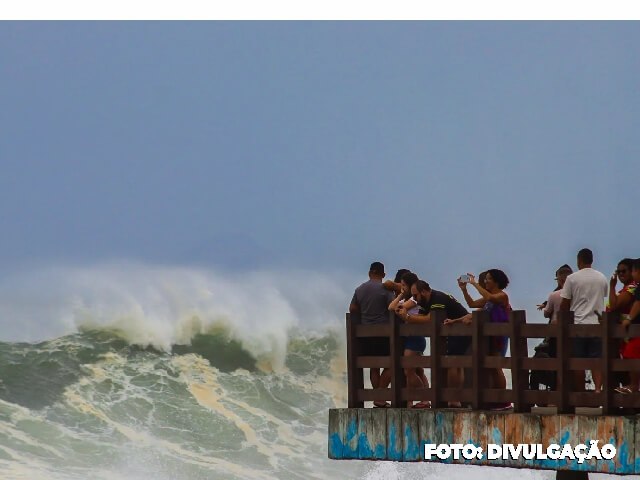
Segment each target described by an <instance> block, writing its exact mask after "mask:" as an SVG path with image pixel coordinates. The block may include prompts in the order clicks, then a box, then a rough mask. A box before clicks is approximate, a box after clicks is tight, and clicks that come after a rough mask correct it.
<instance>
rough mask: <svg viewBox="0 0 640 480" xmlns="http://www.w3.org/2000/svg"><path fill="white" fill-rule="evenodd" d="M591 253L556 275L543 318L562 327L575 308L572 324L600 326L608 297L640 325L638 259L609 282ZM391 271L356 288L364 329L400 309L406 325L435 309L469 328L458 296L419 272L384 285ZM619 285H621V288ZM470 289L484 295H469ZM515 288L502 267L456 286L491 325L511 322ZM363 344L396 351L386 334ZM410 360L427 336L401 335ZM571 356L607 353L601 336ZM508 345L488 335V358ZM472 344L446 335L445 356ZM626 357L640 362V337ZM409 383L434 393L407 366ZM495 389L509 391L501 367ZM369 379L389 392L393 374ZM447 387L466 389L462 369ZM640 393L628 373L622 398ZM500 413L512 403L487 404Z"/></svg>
mask: <svg viewBox="0 0 640 480" xmlns="http://www.w3.org/2000/svg"><path fill="white" fill-rule="evenodd" d="M592 264H593V253H592V252H591V250H589V249H587V248H584V249H582V250H580V251H579V252H578V255H577V267H578V270H577V271H576V272H573V270H572V269H571V267H570V266H569V265H566V264H565V265H563V266H562V267H560V268H559V269H558V270H557V271H556V280H557V288H556V289H555V290H554V291H553V292H552V293H551V294H550V295H549V298H548V300H547V301H546V302H544V303H543V304H541V305H538V308H539V309H540V310H542V311H543V313H544V316H545V317H547V318H549V319H550V322H557V320H558V312H560V311H563V310H564V311H569V310H571V311H573V312H574V322H575V323H577V324H589V323H598V322H599V319H600V318H601V315H602V311H603V310H604V309H605V304H604V299H605V297H607V296H608V297H609V301H608V304H607V306H606V311H608V312H619V313H620V314H621V319H622V323H623V324H624V325H626V326H628V325H629V324H631V323H640V289H636V285H637V283H638V282H640V259H636V260H631V259H623V260H621V261H620V262H619V264H618V267H617V269H616V271H615V272H614V275H613V276H612V277H611V279H610V280H609V281H607V278H606V277H605V276H604V275H603V274H602V273H601V272H599V271H597V270H595V269H594V268H592ZM385 276H386V274H385V268H384V265H383V264H382V263H381V262H373V263H372V264H371V266H370V268H369V280H368V281H367V282H365V283H363V284H362V285H360V286H359V287H358V288H356V290H355V293H354V295H353V298H352V300H351V304H350V305H349V312H350V313H352V314H359V316H360V321H361V322H362V323H363V324H377V323H385V322H388V321H389V312H390V311H391V312H394V313H395V314H396V315H397V316H398V317H399V318H401V319H402V320H403V321H405V322H407V323H425V322H430V321H431V312H433V311H436V310H439V311H444V312H445V318H446V319H445V320H444V324H445V325H449V324H454V323H457V322H463V323H465V324H470V323H471V322H472V315H471V313H470V312H469V310H467V308H465V307H464V306H463V305H462V303H461V302H460V301H458V300H457V299H456V298H455V297H454V296H452V295H450V294H447V293H444V292H441V291H439V290H434V289H432V288H431V286H430V285H429V284H428V283H427V282H426V281H425V280H421V279H420V278H419V277H418V275H417V274H415V273H414V272H411V271H409V270H407V269H401V270H398V272H397V274H396V277H395V279H394V280H388V281H384V278H385ZM618 281H620V282H621V283H622V287H621V288H620V289H619V290H616V288H617V283H618ZM469 285H470V286H472V287H473V288H474V289H475V290H476V292H477V294H478V295H479V296H478V298H474V297H473V296H472V294H471V293H470V292H469ZM508 285H509V278H508V277H507V275H506V274H505V273H504V272H503V271H502V270H500V269H497V268H493V269H489V270H486V271H484V272H482V273H481V274H480V275H478V278H477V279H476V277H475V275H473V274H471V273H469V274H467V275H462V276H461V277H459V278H458V286H459V288H460V290H461V293H462V295H463V297H464V301H465V303H466V304H467V306H468V307H469V308H470V309H482V310H485V311H487V312H488V313H489V318H490V321H491V322H496V323H506V322H508V320H509V311H510V310H511V305H510V302H509V296H508V294H507V292H506V291H505V289H506V288H507V286H508ZM361 340H362V345H361V348H362V350H361V352H360V354H361V355H365V356H388V355H389V353H390V345H389V340H388V338H386V337H380V338H378V337H371V338H364V339H361ZM403 342H404V345H403V346H404V355H405V356H412V355H422V354H423V353H424V350H425V348H426V339H425V337H416V336H409V337H404V338H403ZM573 342H574V343H573V356H574V357H578V358H597V357H599V356H600V355H601V352H602V339H601V338H575V339H573ZM508 344H509V339H508V337H489V340H488V344H487V345H486V348H487V353H488V355H499V356H503V357H504V356H505V355H506V352H507V348H508ZM470 346H471V337H469V336H448V337H446V346H445V354H446V355H466V354H468V353H469V350H470ZM548 347H549V351H550V356H553V354H554V351H555V344H554V342H553V339H551V340H549V344H548ZM620 355H621V357H622V358H640V338H631V339H628V340H627V341H625V342H624V343H623V344H622V345H621V347H620ZM404 373H405V376H406V381H407V386H408V387H410V388H428V387H429V380H428V378H427V376H426V375H425V372H424V369H422V368H407V369H405V371H404ZM488 374H489V378H488V381H489V385H488V386H489V388H497V389H505V388H506V385H507V382H506V378H505V376H504V372H503V371H502V369H490V370H489V371H488ZM592 375H593V380H594V383H595V388H596V390H600V389H602V388H603V386H602V375H601V372H599V371H592ZM370 380H371V386H372V387H373V388H387V387H388V386H389V383H390V381H391V372H390V371H389V370H388V369H382V370H381V369H377V368H372V369H370ZM446 381H447V386H448V387H450V388H462V386H463V383H464V373H463V370H462V369H461V368H449V369H448V370H447V378H446ZM584 381H585V372H576V375H575V382H576V387H578V386H579V385H582V386H583V387H582V388H584ZM639 388H640V375H638V374H633V373H632V374H630V375H629V379H628V381H627V382H626V384H625V385H622V386H620V387H618V388H617V389H616V390H617V391H618V392H620V393H631V392H634V391H638V389H639ZM448 405H449V407H460V406H461V403H460V402H458V401H452V402H449V403H448ZM374 406H376V407H388V406H389V403H388V402H383V401H376V402H374ZM410 406H411V407H413V408H429V407H430V406H431V405H430V403H429V402H427V401H422V402H418V403H417V404H415V405H414V404H413V402H410ZM487 407H488V408H491V409H494V410H504V409H508V408H510V407H511V404H510V403H507V404H491V405H488V406H487Z"/></svg>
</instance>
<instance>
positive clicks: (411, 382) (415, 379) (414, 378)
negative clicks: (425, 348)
mask: <svg viewBox="0 0 640 480" xmlns="http://www.w3.org/2000/svg"><path fill="white" fill-rule="evenodd" d="M418 355H420V353H419V352H416V351H414V350H405V351H404V356H405V357H415V356H418ZM417 370H418V369H417V368H405V369H404V375H405V376H406V377H407V387H408V388H423V387H424V383H423V382H422V379H421V378H420V376H419V375H418V373H417ZM412 406H413V401H409V407H412Z"/></svg>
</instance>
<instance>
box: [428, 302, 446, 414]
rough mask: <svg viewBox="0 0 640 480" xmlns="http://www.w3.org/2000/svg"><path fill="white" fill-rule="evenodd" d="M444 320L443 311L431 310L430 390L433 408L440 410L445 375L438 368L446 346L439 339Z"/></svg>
mask: <svg viewBox="0 0 640 480" xmlns="http://www.w3.org/2000/svg"><path fill="white" fill-rule="evenodd" d="M444 318H445V312H444V311H438V310H431V321H430V327H431V328H430V330H431V336H430V337H429V345H430V351H431V388H432V390H433V407H434V408H441V407H443V404H444V402H443V401H442V383H443V382H444V381H445V379H446V375H444V374H443V371H442V368H441V367H440V358H441V356H442V355H443V354H444V352H445V345H446V343H445V342H444V338H441V337H440V331H441V330H442V322H443V321H444Z"/></svg>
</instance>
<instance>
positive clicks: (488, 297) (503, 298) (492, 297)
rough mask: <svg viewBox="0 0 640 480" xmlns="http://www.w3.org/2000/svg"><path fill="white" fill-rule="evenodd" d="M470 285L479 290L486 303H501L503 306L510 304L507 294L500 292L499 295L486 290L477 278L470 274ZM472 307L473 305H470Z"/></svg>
mask: <svg viewBox="0 0 640 480" xmlns="http://www.w3.org/2000/svg"><path fill="white" fill-rule="evenodd" d="M469 279H470V280H469V283H470V284H471V285H473V286H474V287H476V290H478V293H479V294H480V295H482V299H483V300H484V303H486V302H493V303H494V304H495V303H499V304H502V305H506V304H507V303H508V298H509V297H508V296H507V294H506V293H504V292H502V291H500V292H498V293H490V292H489V291H488V290H486V289H485V288H484V287H483V286H481V285H480V284H479V283H478V282H477V281H476V277H475V276H473V275H472V274H469ZM469 306H471V305H469Z"/></svg>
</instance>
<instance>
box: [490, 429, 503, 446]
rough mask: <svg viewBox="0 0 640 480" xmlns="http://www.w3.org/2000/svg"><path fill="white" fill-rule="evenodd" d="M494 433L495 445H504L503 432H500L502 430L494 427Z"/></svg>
mask: <svg viewBox="0 0 640 480" xmlns="http://www.w3.org/2000/svg"><path fill="white" fill-rule="evenodd" d="M491 433H492V435H491V436H492V437H493V443H495V444H496V445H502V442H503V440H502V432H501V431H500V429H499V428H498V427H493V432H491Z"/></svg>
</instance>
